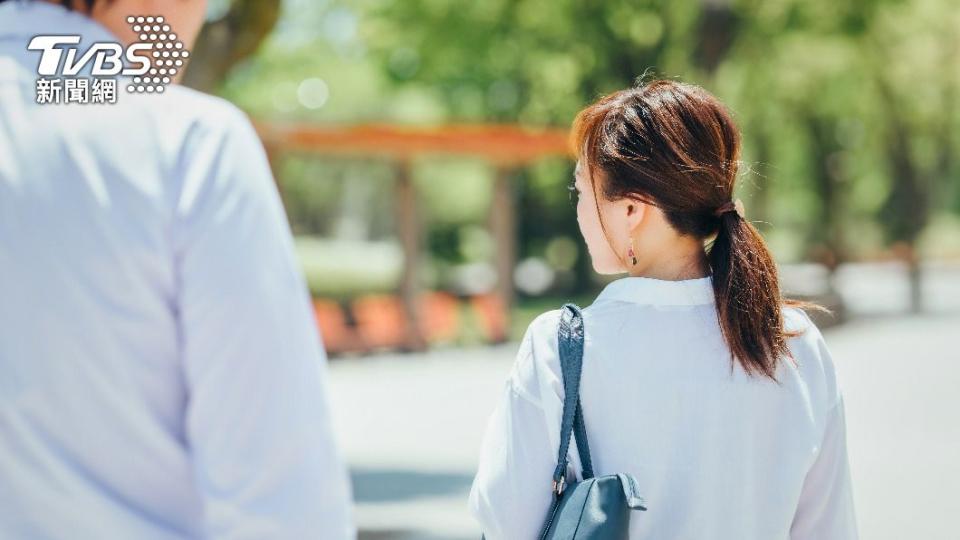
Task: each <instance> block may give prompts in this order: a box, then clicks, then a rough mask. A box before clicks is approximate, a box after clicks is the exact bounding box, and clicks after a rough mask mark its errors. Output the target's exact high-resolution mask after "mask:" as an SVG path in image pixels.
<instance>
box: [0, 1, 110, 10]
mask: <svg viewBox="0 0 960 540" xmlns="http://www.w3.org/2000/svg"><path fill="white" fill-rule="evenodd" d="M8 1H11V0H0V4H2V3H4V2H8ZM83 3H84V4H86V6H87V11H93V5H94V4H96V3H97V0H83ZM59 4H60V5H61V6H63V7H65V8H67V9H73V1H72V0H60V2H59Z"/></svg>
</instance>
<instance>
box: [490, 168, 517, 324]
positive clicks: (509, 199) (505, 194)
mask: <svg viewBox="0 0 960 540" xmlns="http://www.w3.org/2000/svg"><path fill="white" fill-rule="evenodd" d="M514 172H515V169H512V168H509V167H506V166H502V165H501V166H500V167H497V171H496V177H495V178H494V180H493V197H492V199H491V202H490V231H491V233H492V234H493V241H494V246H496V247H495V252H494V253H495V255H494V259H495V261H494V266H495V268H496V271H497V288H496V294H497V296H498V297H499V298H500V301H501V302H502V305H503V308H504V310H505V313H504V314H503V315H504V321H505V325H504V329H503V331H504V335H503V336H497V337H495V341H505V340H507V339H509V337H510V336H509V334H510V313H511V308H512V307H513V300H514V288H513V270H514V268H515V267H516V261H517V223H516V222H517V218H516V215H517V214H516V191H515V190H514V187H515V186H514V185H513V182H512V181H511V180H512V176H513V174H514Z"/></svg>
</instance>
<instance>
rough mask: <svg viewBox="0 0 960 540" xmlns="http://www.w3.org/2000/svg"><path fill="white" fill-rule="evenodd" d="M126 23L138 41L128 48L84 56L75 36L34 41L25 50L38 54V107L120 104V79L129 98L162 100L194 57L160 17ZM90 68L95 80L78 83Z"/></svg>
mask: <svg viewBox="0 0 960 540" xmlns="http://www.w3.org/2000/svg"><path fill="white" fill-rule="evenodd" d="M127 23H128V24H129V25H130V26H131V27H132V29H133V31H134V32H135V33H136V34H137V36H138V37H139V40H137V41H135V42H133V43H131V44H130V45H128V46H127V47H123V46H121V45H120V44H118V43H112V42H96V43H93V44H91V45H90V46H89V47H88V48H87V50H86V51H84V52H82V53H81V51H80V50H79V48H78V45H79V44H80V39H81V38H80V36H77V35H57V36H54V35H39V36H35V37H34V38H33V39H31V40H30V43H29V44H28V45H27V49H28V50H31V51H39V52H40V63H39V64H38V66H37V74H38V75H40V78H39V79H37V103H40V104H46V103H57V104H59V103H116V100H117V95H116V94H117V77H119V76H122V77H125V78H126V84H127V87H126V89H127V92H131V93H147V94H154V93H155V94H162V93H163V92H164V91H165V90H166V86H167V85H168V84H170V83H171V81H172V80H173V78H174V77H176V75H177V73H178V72H179V71H180V70H181V69H183V65H184V63H185V62H186V59H187V58H188V57H189V56H190V52H189V51H187V50H186V49H184V46H183V42H182V41H180V40H179V39H178V38H177V34H176V33H174V32H173V29H171V28H170V25H169V24H166V23H165V21H164V18H163V17H162V16H139V17H135V16H131V17H127ZM87 68H89V74H90V75H91V77H80V76H79V75H80V73H81V72H84V70H86V69H87Z"/></svg>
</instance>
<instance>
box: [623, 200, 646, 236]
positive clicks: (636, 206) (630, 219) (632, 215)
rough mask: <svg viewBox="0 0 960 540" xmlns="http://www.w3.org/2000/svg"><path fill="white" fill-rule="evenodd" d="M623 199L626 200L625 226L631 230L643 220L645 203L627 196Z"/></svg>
mask: <svg viewBox="0 0 960 540" xmlns="http://www.w3.org/2000/svg"><path fill="white" fill-rule="evenodd" d="M624 200H625V202H626V211H627V215H626V216H625V217H626V220H627V227H628V228H629V229H630V230H631V231H632V230H634V229H636V228H637V225H639V224H640V222H641V221H643V217H644V215H646V213H647V204H646V203H644V202H643V201H640V200H637V199H631V198H627V199H624Z"/></svg>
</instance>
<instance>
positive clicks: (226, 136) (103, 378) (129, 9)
mask: <svg viewBox="0 0 960 540" xmlns="http://www.w3.org/2000/svg"><path fill="white" fill-rule="evenodd" d="M87 3H88V4H92V5H93V9H92V11H89V10H87V8H85V7H84V2H80V1H76V2H73V6H72V7H73V8H74V9H73V10H68V9H66V8H64V7H61V6H59V5H56V3H52V2H51V3H46V2H40V1H29V0H27V1H11V0H8V1H0V538H4V539H40V538H43V539H61V538H62V539H70V540H85V539H131V540H132V539H137V540H151V539H164V540H166V539H183V538H210V539H226V538H229V539H231V540H239V539H268V538H269V539H274V538H277V539H297V540H300V539H312V538H322V539H337V540H340V539H346V538H353V537H354V536H355V531H354V527H353V524H352V522H351V517H350V490H349V485H348V482H347V475H346V470H345V467H344V465H343V462H342V460H341V457H340V456H339V454H338V451H337V449H336V447H335V444H334V440H333V436H332V429H331V426H330V416H329V412H328V409H327V405H326V401H325V384H326V383H325V356H324V352H323V349H322V345H321V343H320V340H319V337H318V335H317V331H316V326H315V325H314V323H313V320H312V316H311V310H310V304H309V299H308V293H307V290H306V287H305V283H304V280H303V278H302V275H301V273H300V271H299V269H298V265H297V261H296V259H295V257H294V251H293V246H292V240H291V235H290V230H289V226H288V224H287V222H286V219H285V215H284V211H283V208H282V206H281V202H280V199H279V197H278V194H277V190H276V186H275V185H274V183H273V180H272V177H271V174H270V169H269V167H268V163H267V160H266V158H265V154H264V151H263V148H262V146H261V144H260V142H259V140H258V138H257V136H256V134H255V132H254V130H253V129H252V127H251V124H250V122H249V121H248V119H247V118H246V117H245V116H244V115H243V114H242V113H241V112H240V111H239V110H237V109H236V108H235V107H233V106H232V105H230V104H228V103H226V102H225V101H223V100H221V99H217V98H214V97H210V96H207V95H203V94H200V93H197V92H194V91H192V90H189V89H186V88H182V87H179V86H175V85H171V86H168V87H167V88H166V91H165V92H164V93H163V95H145V94H137V93H127V92H126V91H125V89H121V88H118V96H117V102H116V103H115V104H112V105H110V104H97V105H92V104H91V105H78V104H75V103H74V104H68V105H54V104H44V105H41V104H37V102H36V81H37V78H38V75H37V67H38V62H39V53H38V52H36V51H31V50H27V44H28V42H29V41H30V39H31V37H32V36H35V35H38V34H79V35H81V36H83V43H90V42H94V41H114V42H116V41H118V40H120V41H122V40H123V39H129V38H125V37H124V36H123V31H122V29H123V28H124V27H125V26H126V22H125V17H126V16H127V15H129V14H136V13H154V14H157V13H160V14H166V12H170V13H169V16H168V18H169V20H170V21H171V22H176V24H178V25H180V26H181V27H182V28H181V29H180V33H181V37H182V38H183V39H184V40H185V41H188V42H189V40H190V39H191V38H192V37H193V36H194V35H196V31H197V29H198V28H199V26H200V24H201V22H202V17H203V13H204V2H202V1H201V2H194V1H192V0H178V1H175V2H174V1H163V2H161V1H149V0H95V1H94V2H87ZM81 49H82V46H81Z"/></svg>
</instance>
